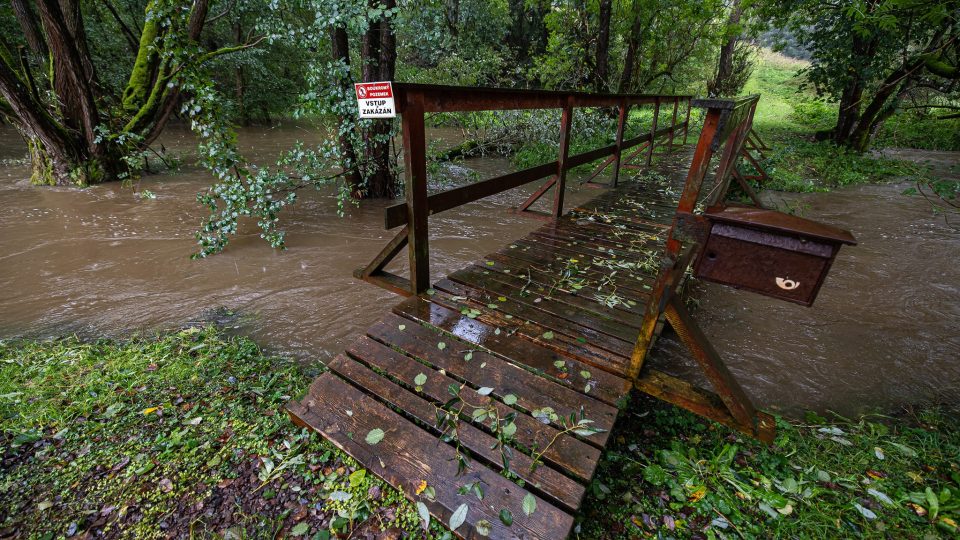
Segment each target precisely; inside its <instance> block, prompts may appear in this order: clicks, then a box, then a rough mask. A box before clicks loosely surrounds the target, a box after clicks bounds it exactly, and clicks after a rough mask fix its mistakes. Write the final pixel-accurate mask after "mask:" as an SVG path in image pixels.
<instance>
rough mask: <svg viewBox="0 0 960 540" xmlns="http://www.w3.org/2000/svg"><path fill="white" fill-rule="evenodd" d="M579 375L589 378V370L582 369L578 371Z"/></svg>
mask: <svg viewBox="0 0 960 540" xmlns="http://www.w3.org/2000/svg"><path fill="white" fill-rule="evenodd" d="M580 376H581V377H583V378H584V379H589V378H590V372H589V371H587V370H583V371H581V372H580Z"/></svg>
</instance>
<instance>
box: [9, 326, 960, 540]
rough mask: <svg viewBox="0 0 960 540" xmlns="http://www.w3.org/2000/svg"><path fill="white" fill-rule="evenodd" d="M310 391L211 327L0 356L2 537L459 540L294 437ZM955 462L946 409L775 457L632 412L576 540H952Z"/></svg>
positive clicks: (828, 434) (794, 445)
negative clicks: (294, 402)
mask: <svg viewBox="0 0 960 540" xmlns="http://www.w3.org/2000/svg"><path fill="white" fill-rule="evenodd" d="M314 375H316V374H315V373H307V372H305V371H304V370H303V369H302V368H301V367H300V366H299V365H298V364H296V363H293V362H289V361H285V360H283V359H281V358H274V357H269V356H266V355H264V354H263V353H262V352H261V351H260V350H259V349H258V348H257V346H256V345H255V344H254V343H252V342H251V341H250V340H248V339H243V338H233V337H227V336H225V335H223V334H222V333H220V332H218V331H216V330H214V329H211V328H204V329H200V328H190V329H187V330H183V331H180V332H175V333H171V334H166V335H163V336H159V337H154V338H136V339H132V340H130V341H127V342H111V341H98V342H95V343H83V342H80V341H78V340H76V339H72V338H71V339H63V340H55V341H43V342H33V341H22V342H0V433H2V435H0V455H2V465H0V498H2V500H3V501H4V504H3V505H2V507H0V536H3V537H7V536H13V537H25V538H26V537H33V538H62V537H69V536H72V535H74V534H83V533H90V534H91V535H101V534H102V535H108V536H120V537H128V538H161V537H168V536H174V537H183V536H196V537H229V538H248V537H249V538H268V537H269V538H274V537H276V536H278V535H279V536H292V537H305V538H319V539H323V538H346V537H349V536H350V535H351V534H352V535H354V537H356V536H362V535H363V534H366V533H371V534H374V533H377V532H378V531H388V533H387V536H388V537H398V536H403V535H408V536H409V537H413V538H444V537H448V536H449V533H448V532H446V531H444V530H442V529H440V528H439V527H438V526H437V524H436V523H433V524H432V525H431V529H430V531H429V532H428V533H425V532H424V531H422V530H421V528H420V522H419V520H418V517H417V513H416V510H415V509H414V508H413V507H412V506H411V505H410V504H409V503H407V502H406V501H405V500H404V499H403V497H402V496H401V495H400V494H399V493H398V492H396V491H395V490H393V489H391V488H390V487H388V486H387V485H385V484H384V483H382V482H380V481H379V480H377V479H376V478H374V477H373V476H372V475H370V474H368V473H367V472H366V471H365V470H363V469H358V468H357V467H356V463H355V462H353V461H352V460H351V459H349V458H348V457H346V456H344V455H343V454H341V453H340V452H338V451H336V450H335V449H333V448H332V447H330V446H329V445H328V444H327V443H326V442H324V441H323V440H322V439H321V438H320V437H317V436H310V435H309V434H308V433H306V432H305V431H302V430H300V429H298V428H296V427H295V426H293V425H292V424H291V423H290V422H289V420H288V419H287V417H286V415H285V414H283V412H282V409H281V407H282V405H283V404H284V403H285V402H286V401H287V400H288V399H289V398H290V397H291V396H297V395H298V394H300V393H302V392H303V391H304V390H305V388H306V385H307V384H308V383H309V381H310V380H311V379H312V377H313V376H314ZM958 463H960V430H958V424H957V423H956V419H955V418H951V417H949V416H947V415H945V414H943V413H941V412H938V411H936V410H927V411H925V412H921V413H918V414H916V415H914V416H910V417H908V418H903V419H900V420H894V419H890V418H878V417H874V418H867V419H860V420H857V421H848V420H844V419H836V420H834V421H831V422H827V421H826V420H825V419H822V418H818V417H816V416H811V417H810V418H809V419H808V422H807V423H805V424H790V423H787V422H783V421H781V423H780V436H779V437H778V439H777V442H776V444H775V445H774V446H773V447H770V448H767V447H764V446H762V445H759V444H756V443H754V442H751V441H745V440H743V439H742V438H740V437H738V436H737V435H735V434H733V433H732V432H730V431H729V430H727V429H725V428H723V427H720V426H717V425H713V424H710V423H707V422H705V421H703V420H701V419H699V418H697V417H695V416H693V415H691V414H689V413H686V412H683V411H680V410H678V409H675V408H673V407H670V406H667V405H663V404H660V403H658V402H655V401H653V400H648V399H636V400H634V403H633V404H632V406H631V408H630V409H629V410H628V411H627V412H626V414H625V417H624V421H623V422H622V423H621V424H620V425H619V427H618V432H617V435H616V438H615V443H614V445H613V446H612V448H611V450H610V451H608V452H607V454H606V455H605V459H604V461H603V462H602V464H601V469H600V474H599V476H598V479H597V480H596V481H595V482H594V483H593V484H592V485H591V488H590V495H589V498H588V501H587V504H586V507H585V510H584V511H583V512H582V515H581V519H580V523H579V525H578V530H579V537H580V538H591V539H593V538H609V539H614V538H617V539H619V538H638V537H662V538H668V537H673V538H737V537H739V538H767V537H770V536H780V537H790V538H823V537H834V536H838V535H839V536H846V537H865V538H882V537H891V536H892V537H911V538H937V537H938V535H939V537H942V538H950V537H955V536H956V534H957V532H956V522H957V520H958V519H960V465H958ZM390 535H394V536H390Z"/></svg>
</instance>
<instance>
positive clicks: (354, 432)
mask: <svg viewBox="0 0 960 540" xmlns="http://www.w3.org/2000/svg"><path fill="white" fill-rule="evenodd" d="M287 407H288V410H289V412H290V414H291V415H292V416H293V417H294V419H295V421H297V422H298V423H300V424H301V425H305V426H308V427H310V428H311V429H313V430H315V431H317V432H318V433H320V434H322V435H323V436H324V437H326V438H327V439H328V440H329V441H330V442H332V443H333V444H334V445H336V446H337V447H338V448H340V449H341V450H343V451H344V452H346V453H347V454H349V455H350V456H352V457H353V458H354V459H356V460H357V461H359V462H360V463H361V464H362V465H363V466H364V467H365V468H366V469H367V470H369V471H370V472H372V473H373V474H376V475H377V476H379V477H380V478H383V479H384V480H385V481H386V482H387V483H389V484H390V485H392V486H394V487H396V488H397V489H399V490H400V491H402V492H403V493H404V494H405V495H406V496H407V497H408V498H410V499H411V500H416V501H419V502H422V503H423V504H425V505H426V506H427V508H428V509H429V510H430V514H431V515H432V516H433V517H434V518H435V519H437V520H439V521H440V522H442V523H448V522H449V519H450V516H451V515H453V513H454V512H455V511H456V510H457V508H459V507H460V506H461V505H462V504H467V505H468V510H467V516H466V520H465V522H464V524H463V525H461V526H460V527H459V528H458V529H457V530H456V531H454V532H455V533H456V534H457V536H459V537H460V538H465V539H471V540H479V539H480V538H483V537H482V536H481V535H479V534H478V533H477V530H476V527H477V523H478V522H480V521H481V520H485V521H486V522H487V523H488V524H489V527H490V535H489V537H490V538H514V537H524V536H526V537H530V538H566V536H567V534H569V531H570V528H571V527H572V526H573V517H572V516H570V515H569V514H567V513H566V512H564V511H562V510H560V509H559V508H557V507H556V506H554V505H552V504H550V503H549V502H547V501H545V500H543V499H541V498H540V497H536V495H534V497H536V499H537V511H536V512H534V513H533V514H532V515H530V516H527V515H526V514H524V512H523V498H524V497H525V496H526V495H527V494H528V493H529V492H528V491H527V490H526V489H523V488H521V487H519V486H517V485H516V484H514V483H513V482H511V481H510V480H507V479H506V478H504V477H503V476H500V475H499V474H497V473H496V472H495V471H493V470H491V469H489V468H487V467H485V466H483V465H482V464H480V463H478V462H476V461H474V462H472V463H471V466H470V467H469V468H468V469H467V471H465V472H464V473H463V474H462V475H460V474H458V472H457V460H456V451H455V450H454V448H452V447H451V446H449V445H446V444H444V443H442V442H440V441H438V440H437V438H436V437H434V436H433V435H432V434H430V433H429V432H427V431H424V430H423V429H421V428H420V427H418V426H416V425H415V424H413V423H412V422H410V421H409V420H407V419H405V418H403V417H402V416H400V415H399V414H397V413H395V412H393V411H391V410H390V409H389V408H387V407H386V406H384V405H382V404H380V403H378V402H377V401H376V400H374V399H373V398H372V397H370V396H368V395H366V394H364V393H363V392H361V391H360V390H357V389H356V388H354V387H353V386H351V385H350V384H348V383H346V382H344V381H343V380H342V379H340V378H339V377H337V376H336V375H334V374H332V373H325V374H323V375H321V376H320V377H318V378H317V379H316V380H315V381H314V382H313V384H312V385H311V387H310V391H309V392H308V394H307V395H306V397H304V399H303V400H301V401H300V402H291V403H290V404H288V405H287ZM373 429H382V430H383V431H384V432H386V435H385V436H384V437H383V440H381V441H380V442H379V443H378V444H376V445H371V444H368V443H367V442H366V436H367V434H368V433H369V432H370V431H371V430H373ZM422 481H425V482H426V483H427V485H428V486H431V487H433V488H434V491H435V492H436V497H435V499H434V500H432V501H431V500H429V499H427V498H426V497H423V496H417V495H415V493H416V490H417V487H418V486H419V485H420V482H422ZM473 482H480V483H481V484H482V485H483V486H484V487H485V489H484V501H483V502H482V503H481V502H480V501H478V500H477V498H476V497H475V496H474V495H472V494H468V495H460V494H459V493H458V490H459V489H460V487H461V486H463V485H465V484H470V483H473ZM501 508H506V509H508V510H510V511H511V512H512V514H513V525H511V526H509V527H508V526H506V525H504V524H503V523H502V522H501V521H500V518H499V514H500V509H501Z"/></svg>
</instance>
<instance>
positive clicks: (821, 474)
mask: <svg viewBox="0 0 960 540" xmlns="http://www.w3.org/2000/svg"><path fill="white" fill-rule="evenodd" d="M808 417H809V418H808V419H807V421H806V422H804V423H789V422H785V421H783V420H779V421H778V436H777V438H776V441H775V443H774V445H773V446H769V447H768V446H765V445H762V444H759V443H757V442H754V441H751V440H745V439H744V438H743V437H740V436H738V435H736V434H733V433H731V432H730V431H728V430H727V429H724V428H721V427H719V426H717V425H715V424H710V423H708V422H705V421H704V420H702V419H700V418H698V417H696V416H694V415H692V414H690V413H687V412H683V411H678V410H676V409H673V408H670V407H665V406H662V405H657V404H654V403H652V401H651V400H644V401H642V402H641V403H639V404H634V407H633V408H632V410H630V411H628V414H627V415H626V421H625V422H623V423H622V424H621V425H620V426H619V428H620V433H621V436H620V437H617V438H616V442H615V444H614V445H613V446H612V448H610V449H609V450H608V451H607V452H606V454H605V457H604V460H603V461H602V462H601V465H600V469H599V475H598V479H597V480H596V481H595V482H594V484H593V486H592V489H591V491H592V495H593V496H592V497H591V498H590V499H589V501H588V503H587V505H586V508H585V510H584V511H583V518H582V523H581V525H580V527H581V530H582V537H583V538H597V539H614V538H617V539H619V538H643V537H650V538H669V537H673V538H750V539H752V538H804V539H805V538H918V539H919V538H924V539H926V538H957V537H958V533H957V522H958V521H960V428H958V423H957V418H956V417H955V416H950V415H947V414H945V413H943V412H942V411H940V410H938V409H936V408H933V409H927V410H924V411H921V412H918V413H916V414H911V415H905V417H903V418H900V419H893V418H889V417H880V416H870V417H865V418H860V419H858V420H847V419H843V418H835V419H833V420H832V421H829V422H828V421H827V420H826V419H824V418H820V417H818V416H816V415H812V414H811V415H808ZM624 424H625V425H624Z"/></svg>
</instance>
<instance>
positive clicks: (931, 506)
mask: <svg viewBox="0 0 960 540" xmlns="http://www.w3.org/2000/svg"><path fill="white" fill-rule="evenodd" d="M923 494H924V496H925V497H926V499H927V511H928V512H929V513H930V519H937V514H939V513H940V500H939V499H938V498H937V494H936V493H934V492H933V490H932V489H930V488H929V487H927V489H926V490H925V491H924V492H923Z"/></svg>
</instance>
